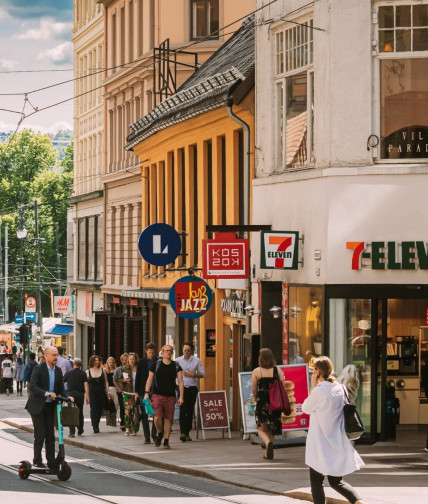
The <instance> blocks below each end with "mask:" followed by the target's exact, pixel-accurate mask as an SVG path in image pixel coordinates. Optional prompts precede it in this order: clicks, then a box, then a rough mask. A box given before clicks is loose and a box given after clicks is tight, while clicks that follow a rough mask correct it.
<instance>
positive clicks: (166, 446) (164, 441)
mask: <svg viewBox="0 0 428 504" xmlns="http://www.w3.org/2000/svg"><path fill="white" fill-rule="evenodd" d="M163 447H164V448H165V449H166V450H169V449H170V448H171V447H170V446H169V439H164V440H163Z"/></svg>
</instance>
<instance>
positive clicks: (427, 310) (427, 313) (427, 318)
mask: <svg viewBox="0 0 428 504" xmlns="http://www.w3.org/2000/svg"><path fill="white" fill-rule="evenodd" d="M425 325H427V326H428V308H426V323H425Z"/></svg>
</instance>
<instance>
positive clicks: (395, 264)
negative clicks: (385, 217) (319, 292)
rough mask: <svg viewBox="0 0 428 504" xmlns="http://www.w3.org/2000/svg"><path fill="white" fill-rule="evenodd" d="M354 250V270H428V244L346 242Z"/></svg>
mask: <svg viewBox="0 0 428 504" xmlns="http://www.w3.org/2000/svg"><path fill="white" fill-rule="evenodd" d="M346 248H347V249H349V250H352V251H353V253H352V263H351V264H352V269H353V270H360V269H361V268H363V267H368V268H371V269H374V270H386V269H388V270H400V269H402V270H416V269H421V270H428V251H427V242H424V241H403V242H394V241H389V242H382V241H375V242H371V243H366V242H346Z"/></svg>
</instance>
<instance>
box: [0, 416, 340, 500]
mask: <svg viewBox="0 0 428 504" xmlns="http://www.w3.org/2000/svg"><path fill="white" fill-rule="evenodd" d="M1 421H2V422H3V423H5V424H7V425H10V426H11V427H14V428H15V429H19V430H22V431H25V432H28V433H30V434H32V433H33V432H34V429H33V428H32V427H27V426H26V425H20V424H17V423H15V422H12V421H10V420H1ZM55 439H58V436H57V435H55ZM64 444H68V445H70V446H75V447H76V448H82V449H84V450H88V451H94V452H97V453H101V454H103V455H108V456H110V457H116V458H120V459H122V460H131V461H132V462H136V463H139V464H145V465H148V466H151V467H156V468H158V469H163V470H165V471H171V472H176V473H178V474H186V475H188V476H195V477H197V478H205V479H209V480H212V481H218V482H219V483H226V484H228V485H233V486H236V487H241V488H246V489H249V490H255V491H257V492H263V493H266V494H270V495H281V496H283V497H290V498H292V499H298V500H304V501H307V502H313V500H312V495H311V494H310V493H306V492H302V491H293V490H291V491H289V492H275V491H273V490H264V489H263V490H261V489H260V488H258V487H255V486H252V485H245V484H243V483H235V482H231V481H227V480H225V479H222V478H216V477H215V476H213V475H212V474H210V473H208V472H206V471H200V470H198V469H192V468H190V467H182V466H179V465H175V464H168V463H167V462H158V461H155V460H152V459H146V458H144V457H141V456H137V455H131V454H125V453H122V452H117V451H114V450H111V449H108V448H103V447H101V446H92V445H88V444H85V443H82V442H80V441H74V440H70V439H64ZM346 502H348V501H344V500H340V499H334V498H331V497H327V498H326V504H344V503H346Z"/></svg>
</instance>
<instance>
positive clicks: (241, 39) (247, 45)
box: [125, 16, 255, 150]
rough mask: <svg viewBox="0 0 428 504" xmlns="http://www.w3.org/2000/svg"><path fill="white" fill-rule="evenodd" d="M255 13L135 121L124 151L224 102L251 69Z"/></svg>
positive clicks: (252, 67)
mask: <svg viewBox="0 0 428 504" xmlns="http://www.w3.org/2000/svg"><path fill="white" fill-rule="evenodd" d="M254 58H255V51H254V16H250V17H248V18H247V19H246V20H245V21H244V22H243V23H242V25H241V27H240V28H239V29H238V30H237V31H236V32H235V33H234V34H233V36H232V37H231V38H230V39H229V40H228V41H227V42H225V43H224V44H223V45H222V46H221V47H220V48H219V49H218V50H217V51H216V52H215V53H214V54H213V55H212V56H211V57H210V58H209V59H208V60H207V61H205V63H204V64H203V65H201V66H200V68H199V69H198V70H196V72H195V73H194V74H193V75H191V76H190V77H189V78H188V79H187V80H186V82H184V83H183V84H182V85H181V87H180V88H179V89H178V90H177V92H176V93H174V94H173V95H172V96H170V97H169V98H167V99H166V100H164V101H163V102H161V103H160V104H159V105H157V106H156V107H155V108H154V109H153V110H152V111H151V112H150V113H149V114H147V115H146V116H144V117H143V118H142V119H140V120H139V121H137V122H136V123H134V124H131V130H132V133H131V134H130V135H129V136H128V137H127V139H126V140H127V145H126V146H125V149H126V150H132V149H133V147H135V145H137V144H138V143H140V142H142V141H143V140H145V139H146V138H148V137H150V136H152V135H154V134H155V133H156V132H158V131H160V130H163V129H165V128H167V127H168V126H172V125H173V124H178V123H180V122H183V121H186V120H187V119H189V118H190V117H194V116H196V115H200V114H203V113H204V112H207V111H208V110H213V109H216V108H219V107H222V106H224V105H225V103H226V101H227V98H228V97H229V96H230V95H231V94H232V93H233V91H234V90H235V89H236V88H237V87H238V86H239V84H240V83H241V82H243V81H245V79H246V78H247V77H249V76H250V75H251V74H252V73H253V71H254Z"/></svg>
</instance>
